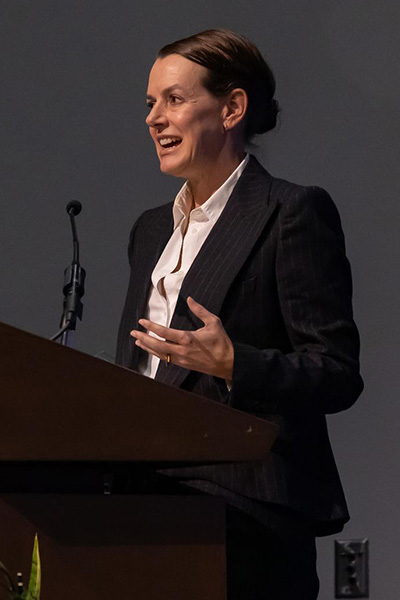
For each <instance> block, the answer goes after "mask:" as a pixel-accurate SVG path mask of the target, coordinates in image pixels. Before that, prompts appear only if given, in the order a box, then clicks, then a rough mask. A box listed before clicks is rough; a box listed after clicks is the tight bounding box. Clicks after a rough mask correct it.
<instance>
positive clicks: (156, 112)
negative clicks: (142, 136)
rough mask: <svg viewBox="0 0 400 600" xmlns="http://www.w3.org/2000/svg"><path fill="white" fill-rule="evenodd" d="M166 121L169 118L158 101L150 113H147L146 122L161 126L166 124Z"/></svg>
mask: <svg viewBox="0 0 400 600" xmlns="http://www.w3.org/2000/svg"><path fill="white" fill-rule="evenodd" d="M166 123H167V118H166V115H165V111H164V110H163V108H162V106H161V104H160V103H157V102H156V103H154V104H153V106H152V108H151V110H150V112H149V114H148V115H147V118H146V124H147V125H148V127H160V126H165V125H166Z"/></svg>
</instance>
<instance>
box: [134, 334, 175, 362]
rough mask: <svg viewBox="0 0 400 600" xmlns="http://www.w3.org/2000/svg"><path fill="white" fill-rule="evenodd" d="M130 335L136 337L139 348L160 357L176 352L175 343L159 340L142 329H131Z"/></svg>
mask: <svg viewBox="0 0 400 600" xmlns="http://www.w3.org/2000/svg"><path fill="white" fill-rule="evenodd" d="M131 335H132V336H133V337H136V345H137V346H139V348H143V350H146V352H151V353H152V354H155V355H156V356H158V357H160V358H164V357H165V356H166V355H167V354H168V353H169V354H177V353H178V346H177V345H176V344H174V343H170V342H166V341H164V340H159V339H158V338H155V337H153V336H152V335H149V334H148V333H144V332H143V331H132V332H131Z"/></svg>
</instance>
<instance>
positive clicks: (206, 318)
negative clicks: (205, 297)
mask: <svg viewBox="0 0 400 600" xmlns="http://www.w3.org/2000/svg"><path fill="white" fill-rule="evenodd" d="M186 302H187V305H188V307H189V308H190V310H191V311H192V313H193V314H194V315H196V317H198V318H199V319H200V320H201V321H203V323H204V324H205V325H207V323H210V322H211V320H212V319H213V318H214V317H215V315H213V314H212V313H211V312H210V311H209V310H207V309H206V308H204V306H202V305H201V304H199V303H198V302H196V300H193V298H192V297H191V296H188V298H187V300H186Z"/></svg>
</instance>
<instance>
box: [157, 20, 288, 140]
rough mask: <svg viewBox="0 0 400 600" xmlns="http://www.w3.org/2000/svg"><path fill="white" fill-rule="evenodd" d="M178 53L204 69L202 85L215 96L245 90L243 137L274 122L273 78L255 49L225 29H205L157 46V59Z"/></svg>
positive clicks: (260, 131)
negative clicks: (246, 108) (246, 107)
mask: <svg viewBox="0 0 400 600" xmlns="http://www.w3.org/2000/svg"><path fill="white" fill-rule="evenodd" d="M170 54H179V55H180V56H183V57H184V58H187V59H189V60H191V61H193V62H195V63H197V64H199V65H201V66H202V67H205V68H206V69H207V70H208V74H207V76H206V78H205V80H204V81H203V85H204V87H205V88H206V89H207V90H208V91H209V92H211V93H212V94H214V95H215V96H225V95H226V94H228V93H229V92H230V91H232V90H233V89H235V88H242V89H244V90H245V92H246V93H247V96H248V99H249V106H248V110H247V115H246V121H245V138H246V141H249V140H250V139H251V138H252V137H253V136H254V135H256V134H261V133H265V132H267V131H270V130H271V129H273V128H274V127H275V125H276V121H277V115H278V112H279V105H278V102H277V101H276V100H274V93H275V78H274V75H273V73H272V71H271V69H270V68H269V66H268V65H267V63H266V62H265V60H264V58H263V57H262V55H261V53H260V51H259V50H258V48H257V47H256V46H255V45H254V44H253V43H252V42H250V40H248V39H247V38H245V37H244V36H242V35H239V34H237V33H234V32H233V31H229V30H228V29H208V30H207V31H202V32H201V33H196V34H195V35H192V36H190V37H188V38H184V39H182V40H177V41H176V42H173V43H172V44H168V45H167V46H164V47H163V48H161V50H160V51H159V53H158V58H165V57H166V56H169V55H170Z"/></svg>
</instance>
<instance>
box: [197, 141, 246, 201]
mask: <svg viewBox="0 0 400 600" xmlns="http://www.w3.org/2000/svg"><path fill="white" fill-rule="evenodd" d="M244 157H245V152H244V150H242V151H241V152H238V153H236V154H233V155H231V156H230V157H229V159H228V160H227V158H226V157H223V158H222V157H220V159H219V160H217V161H216V162H214V163H213V164H212V165H210V166H209V168H208V169H206V170H205V172H204V173H202V176H200V177H196V178H190V179H189V186H190V191H191V192H192V196H193V201H194V207H195V208H197V207H199V206H201V205H202V204H204V202H206V200H208V198H209V197H210V196H212V194H213V193H214V192H215V191H216V190H217V189H218V188H220V187H221V185H222V184H223V183H224V182H225V181H226V180H227V179H228V177H229V176H230V175H231V174H232V173H233V171H234V170H235V169H236V168H237V167H238V166H239V165H240V163H241V162H242V160H243V159H244Z"/></svg>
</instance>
